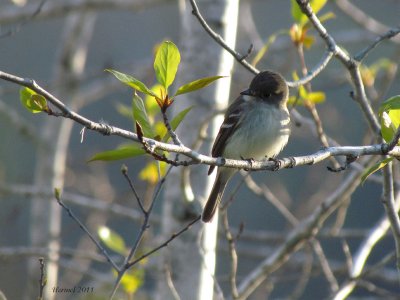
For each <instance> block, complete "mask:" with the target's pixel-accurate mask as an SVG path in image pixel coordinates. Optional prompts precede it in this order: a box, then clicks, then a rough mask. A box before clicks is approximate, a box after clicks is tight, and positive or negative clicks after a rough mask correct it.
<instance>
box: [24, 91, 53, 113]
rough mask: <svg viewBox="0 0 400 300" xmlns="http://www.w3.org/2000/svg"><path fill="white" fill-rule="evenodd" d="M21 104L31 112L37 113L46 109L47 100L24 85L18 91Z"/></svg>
mask: <svg viewBox="0 0 400 300" xmlns="http://www.w3.org/2000/svg"><path fill="white" fill-rule="evenodd" d="M19 95H20V100H21V103H22V105H23V106H24V107H25V108H26V109H27V110H29V111H30V112H31V113H34V114H35V113H39V112H43V111H46V110H47V109H48V106H47V100H46V98H45V97H43V96H42V95H39V94H37V93H36V92H35V91H33V90H31V89H29V88H27V87H24V88H22V89H21V90H20V92H19Z"/></svg>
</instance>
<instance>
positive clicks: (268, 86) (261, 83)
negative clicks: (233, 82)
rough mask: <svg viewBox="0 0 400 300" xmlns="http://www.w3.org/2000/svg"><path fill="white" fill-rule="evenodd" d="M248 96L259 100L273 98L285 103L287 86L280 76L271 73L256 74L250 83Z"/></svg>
mask: <svg viewBox="0 0 400 300" xmlns="http://www.w3.org/2000/svg"><path fill="white" fill-rule="evenodd" d="M248 91H249V94H251V95H252V96H256V97H261V98H264V99H265V98H269V97H271V96H278V97H274V98H276V99H275V100H278V101H286V100H287V97H288V93H289V91H288V86H287V84H286V81H285V79H284V78H283V77H282V75H280V74H278V73H276V72H273V71H263V72H260V73H258V74H257V75H256V76H255V77H254V78H253V80H252V81H251V83H250V88H249V90H248Z"/></svg>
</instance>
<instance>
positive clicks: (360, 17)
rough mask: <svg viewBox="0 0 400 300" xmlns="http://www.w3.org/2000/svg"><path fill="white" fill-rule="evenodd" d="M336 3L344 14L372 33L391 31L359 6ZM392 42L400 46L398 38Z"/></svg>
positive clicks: (340, 1)
mask: <svg viewBox="0 0 400 300" xmlns="http://www.w3.org/2000/svg"><path fill="white" fill-rule="evenodd" d="M334 3H335V4H336V5H337V7H339V8H340V10H341V11H342V12H343V13H345V14H347V15H348V16H349V17H351V18H352V19H353V20H354V21H355V22H357V23H358V24H360V25H361V26H363V27H364V28H365V29H367V30H369V31H370V32H373V33H375V34H384V32H385V31H387V30H388V29H389V28H388V27H387V26H386V25H384V24H382V23H380V22H378V21H377V20H375V19H374V18H372V17H371V16H370V15H367V14H366V13H365V12H363V11H362V10H361V9H359V8H358V7H357V6H355V5H354V4H352V3H351V2H349V1H347V0H336V1H334ZM392 41H393V42H395V43H396V44H399V43H400V38H399V37H396V38H395V39H393V40H392Z"/></svg>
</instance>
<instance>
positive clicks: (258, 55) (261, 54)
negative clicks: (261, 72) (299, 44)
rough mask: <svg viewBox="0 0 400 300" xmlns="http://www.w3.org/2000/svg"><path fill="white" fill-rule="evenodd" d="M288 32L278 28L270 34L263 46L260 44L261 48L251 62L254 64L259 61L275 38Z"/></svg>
mask: <svg viewBox="0 0 400 300" xmlns="http://www.w3.org/2000/svg"><path fill="white" fill-rule="evenodd" d="M288 33H289V32H288V30H286V29H285V30H279V31H278V32H277V33H275V34H273V35H271V36H270V37H269V38H268V40H267V42H266V43H265V44H264V46H262V48H261V49H260V50H259V51H258V52H257V54H256V56H255V57H254V59H253V60H252V62H251V64H252V65H253V66H256V65H257V64H258V63H259V62H260V60H261V59H262V58H263V57H264V56H265V54H266V53H267V51H268V49H269V47H270V46H271V45H272V44H273V43H274V42H275V40H276V38H277V37H278V36H279V35H281V34H288Z"/></svg>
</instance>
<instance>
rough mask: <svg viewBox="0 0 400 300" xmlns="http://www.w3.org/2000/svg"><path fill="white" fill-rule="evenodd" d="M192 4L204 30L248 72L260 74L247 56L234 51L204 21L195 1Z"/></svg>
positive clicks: (192, 0) (194, 13) (193, 11)
mask: <svg viewBox="0 0 400 300" xmlns="http://www.w3.org/2000/svg"><path fill="white" fill-rule="evenodd" d="M190 4H191V5H192V9H193V10H192V14H193V15H194V16H195V17H196V18H197V19H198V20H199V23H200V25H201V26H203V28H204V30H205V31H206V32H207V33H208V34H209V35H210V36H211V37H212V38H213V39H214V41H216V42H217V43H218V44H219V45H221V46H222V48H224V49H225V50H226V51H228V52H229V53H230V54H231V55H232V56H233V57H234V58H235V59H236V60H237V61H238V62H239V63H240V64H241V65H242V66H244V67H245V68H246V69H247V70H249V71H250V72H252V73H253V74H258V73H259V70H258V69H256V68H254V67H253V66H252V65H251V64H250V63H249V62H248V61H247V60H246V59H245V58H246V55H243V54H240V53H239V52H237V51H235V50H234V49H232V48H231V47H230V46H229V45H228V44H227V43H226V42H225V41H224V39H223V38H222V37H221V36H220V35H219V34H218V33H216V32H215V31H214V30H213V29H212V28H211V27H210V26H209V25H208V24H207V22H206V20H204V18H203V16H202V15H201V13H200V10H199V8H198V6H197V3H196V1H195V0H190Z"/></svg>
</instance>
